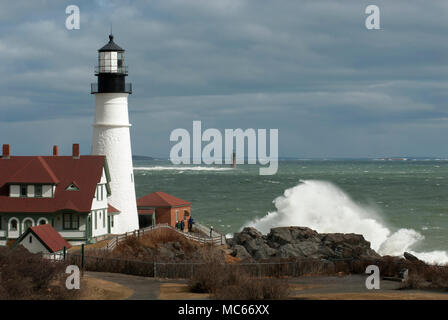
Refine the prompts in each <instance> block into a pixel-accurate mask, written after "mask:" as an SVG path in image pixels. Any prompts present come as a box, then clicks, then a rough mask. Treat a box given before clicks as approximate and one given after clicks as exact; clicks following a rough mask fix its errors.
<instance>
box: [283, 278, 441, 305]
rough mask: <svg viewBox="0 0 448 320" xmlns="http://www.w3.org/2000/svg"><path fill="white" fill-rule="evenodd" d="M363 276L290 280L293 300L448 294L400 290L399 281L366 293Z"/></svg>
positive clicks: (427, 297)
mask: <svg viewBox="0 0 448 320" xmlns="http://www.w3.org/2000/svg"><path fill="white" fill-rule="evenodd" d="M365 280H366V276H363V275H349V276H343V277H320V276H319V277H301V278H296V279H291V280H290V281H289V283H290V286H291V289H292V292H291V297H292V298H293V299H311V300H321V299H322V300H327V299H331V300H379V299H381V300H416V299H420V300H448V292H446V293H444V292H434V291H424V290H399V289H400V287H401V283H400V282H394V281H386V280H382V281H381V283H380V289H379V290H367V289H366V286H365Z"/></svg>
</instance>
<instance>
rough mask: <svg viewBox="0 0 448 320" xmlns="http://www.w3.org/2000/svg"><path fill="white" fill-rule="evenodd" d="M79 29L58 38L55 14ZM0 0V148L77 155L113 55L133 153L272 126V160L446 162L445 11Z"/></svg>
mask: <svg viewBox="0 0 448 320" xmlns="http://www.w3.org/2000/svg"><path fill="white" fill-rule="evenodd" d="M71 4H75V5H77V6H78V7H79V8H80V11H81V29H80V30H72V31H69V30H67V29H66V28H65V19H66V17H67V15H66V14H65V8H66V7H67V6H68V5H71ZM370 4H372V3H371V2H370V1H358V0H356V1H355V0H339V1H334V0H328V1H327V0H321V1H306V0H304V1H296V0H280V1H265V0H153V1H143V0H142V1H138V0H137V1H130V0H128V1H118V0H117V1H105V0H103V1H99V0H98V1H56V0H46V1H45V0H35V1H32V2H29V1H23V0H18V1H9V2H4V3H2V4H1V10H0V56H1V58H2V59H1V61H2V63H0V71H1V74H2V77H0V138H1V139H0V142H1V143H10V144H11V145H12V152H13V154H49V153H50V151H51V146H52V145H53V144H59V145H60V146H61V148H62V150H64V149H65V150H67V153H68V152H69V151H70V144H71V143H72V142H80V143H81V149H82V151H83V152H84V153H89V152H90V143H91V141H90V139H91V133H92V128H91V124H92V122H93V111H94V98H93V96H91V95H90V83H91V82H95V81H96V79H95V77H94V74H93V67H94V65H95V64H96V62H97V50H98V49H99V48H100V47H101V46H103V45H104V44H105V43H106V42H107V40H108V39H107V36H108V34H109V30H110V25H111V24H112V28H113V33H114V35H115V41H116V43H117V44H118V45H120V46H121V47H123V48H125V49H126V63H127V64H128V65H129V77H128V81H130V82H132V83H133V90H134V92H133V94H132V95H131V97H130V99H129V107H130V113H131V114H130V118H131V122H132V124H133V127H132V130H131V134H132V138H133V149H134V153H135V154H144V155H152V156H158V157H167V156H168V155H169V150H170V147H171V145H172V144H171V143H170V141H169V134H170V132H171V131H172V130H173V129H175V128H186V129H189V130H191V126H192V121H193V120H202V124H203V127H204V128H206V127H214V128H218V129H224V128H243V129H244V128H267V129H269V128H278V129H279V153H280V155H281V156H293V157H299V158H309V157H382V156H399V155H401V156H437V157H448V149H447V148H446V147H445V136H447V134H448V112H447V109H446V101H447V96H448V95H447V93H446V87H447V85H448V80H447V74H448V59H447V58H448V53H447V52H448V43H447V41H446V34H447V31H448V30H447V29H448V21H447V19H446V17H447V14H448V2H446V1H433V2H431V5H429V4H427V3H424V2H422V1H417V0H412V1H409V0H407V1H404V0H396V1H383V0H379V1H376V3H375V4H376V5H378V6H379V8H380V9H381V30H367V29H366V28H365V26H364V21H365V18H366V14H365V13H364V10H365V8H366V7H367V6H368V5H370Z"/></svg>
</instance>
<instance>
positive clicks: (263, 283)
mask: <svg viewBox="0 0 448 320" xmlns="http://www.w3.org/2000/svg"><path fill="white" fill-rule="evenodd" d="M203 259H204V264H203V265H201V266H200V267H199V268H197V269H196V271H195V273H194V274H193V276H192V278H191V279H190V280H189V288H190V291H191V292H196V293H211V294H212V297H213V298H215V299H224V300H229V299H231V300H263V299H270V300H272V299H285V298H287V297H288V294H289V286H288V283H287V281H286V280H284V279H279V278H254V277H253V276H250V275H249V274H248V273H246V272H244V271H243V270H241V269H240V268H238V267H237V265H228V264H224V263H223V259H222V256H221V255H220V254H219V253H218V252H217V251H216V250H212V249H209V250H206V251H204V252H203Z"/></svg>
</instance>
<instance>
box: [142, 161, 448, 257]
mask: <svg viewBox="0 0 448 320" xmlns="http://www.w3.org/2000/svg"><path fill="white" fill-rule="evenodd" d="M258 169H259V167H258V166H256V165H240V166H238V168H236V169H232V168H229V167H227V166H206V165H200V166H199V165H189V166H184V165H182V166H175V165H172V164H171V163H170V162H169V161H158V160H152V161H134V171H135V182H136V192H137V197H140V196H143V195H145V194H147V193H150V192H154V191H164V192H167V193H170V194H173V195H175V196H177V197H180V198H182V199H185V200H188V201H191V202H192V203H193V204H192V215H193V217H194V218H195V219H196V220H197V221H199V222H201V223H202V224H205V225H213V227H214V228H215V229H217V230H220V231H221V232H223V233H225V234H229V235H230V234H233V233H234V232H238V231H239V230H241V228H242V227H244V226H254V227H256V228H257V229H259V230H261V231H262V232H263V233H267V232H268V231H269V229H270V228H271V227H275V226H289V225H298V226H306V227H310V228H313V229H315V230H317V231H318V232H354V233H361V234H363V235H364V237H365V238H366V239H367V240H369V241H370V242H371V243H372V247H373V248H374V249H375V250H377V251H378V252H379V253H381V254H395V255H401V254H402V253H403V252H404V251H410V252H412V253H414V254H416V255H417V256H418V257H420V258H421V259H424V260H426V261H428V262H437V263H448V161H446V160H409V161H381V160H344V161H342V160H338V161H324V160H297V161H292V160H291V161H280V162H279V169H278V172H277V174H276V175H273V176H260V175H259V171H258Z"/></svg>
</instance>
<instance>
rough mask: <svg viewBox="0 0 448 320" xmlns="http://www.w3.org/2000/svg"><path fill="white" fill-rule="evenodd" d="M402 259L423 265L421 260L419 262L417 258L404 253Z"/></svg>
mask: <svg viewBox="0 0 448 320" xmlns="http://www.w3.org/2000/svg"><path fill="white" fill-rule="evenodd" d="M404 258H405V259H406V260H408V261H410V262H412V263H419V264H424V262H423V261H422V260H420V259H419V258H417V257H416V256H414V255H413V254H411V253H409V252H405V253H404Z"/></svg>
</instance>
